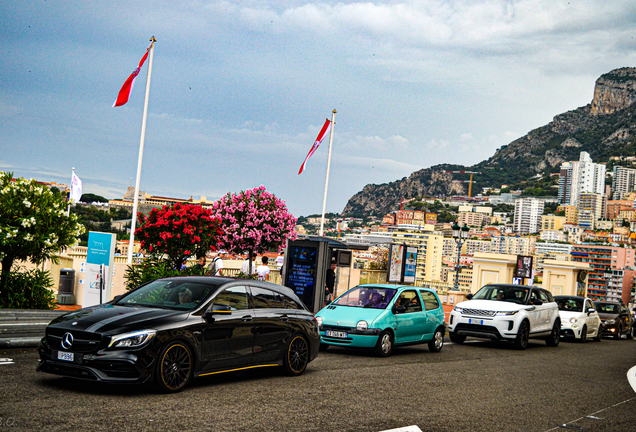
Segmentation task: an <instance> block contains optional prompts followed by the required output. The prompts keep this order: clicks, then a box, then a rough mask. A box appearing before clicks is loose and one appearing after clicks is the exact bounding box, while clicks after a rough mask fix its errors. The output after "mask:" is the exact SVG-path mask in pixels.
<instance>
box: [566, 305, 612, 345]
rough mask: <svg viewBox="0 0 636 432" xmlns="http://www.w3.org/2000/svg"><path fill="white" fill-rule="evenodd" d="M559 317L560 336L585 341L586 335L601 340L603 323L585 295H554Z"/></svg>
mask: <svg viewBox="0 0 636 432" xmlns="http://www.w3.org/2000/svg"><path fill="white" fill-rule="evenodd" d="M554 300H555V301H556V302H557V304H558V305H559V316H560V317H561V337H563V338H570V339H575V340H577V341H578V342H585V340H586V339H587V338H588V337H592V338H594V340H595V341H597V342H598V341H600V340H601V334H602V332H603V324H601V319H600V318H599V316H598V312H596V308H595V307H594V303H592V300H590V299H589V298H586V297H576V296H555V297H554Z"/></svg>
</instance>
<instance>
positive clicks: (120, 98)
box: [113, 41, 154, 108]
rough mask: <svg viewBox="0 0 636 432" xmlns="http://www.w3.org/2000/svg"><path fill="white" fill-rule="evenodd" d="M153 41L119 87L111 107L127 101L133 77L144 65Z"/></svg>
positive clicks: (135, 76)
mask: <svg viewBox="0 0 636 432" xmlns="http://www.w3.org/2000/svg"><path fill="white" fill-rule="evenodd" d="M153 43H154V41H153V42H151V43H150V46H148V49H147V50H146V54H144V56H143V57H142V58H141V61H140V62H139V66H137V69H135V70H134V71H133V73H131V74H130V76H129V77H128V79H127V80H126V82H125V83H124V85H123V86H122V87H121V90H119V94H118V95H117V100H116V101H115V103H114V104H113V108H114V107H118V106H122V105H125V104H126V102H128V98H129V97H130V92H132V89H133V85H134V84H135V78H137V75H139V71H141V67H142V66H143V65H144V62H145V61H146V59H147V58H148V52H149V51H150V47H152V44H153Z"/></svg>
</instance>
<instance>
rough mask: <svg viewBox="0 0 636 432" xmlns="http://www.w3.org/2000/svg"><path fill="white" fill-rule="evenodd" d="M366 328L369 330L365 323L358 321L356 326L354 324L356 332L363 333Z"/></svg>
mask: <svg viewBox="0 0 636 432" xmlns="http://www.w3.org/2000/svg"><path fill="white" fill-rule="evenodd" d="M368 328H369V324H368V323H367V322H366V321H358V324H356V329H357V330H360V331H365V330H366V329H368Z"/></svg>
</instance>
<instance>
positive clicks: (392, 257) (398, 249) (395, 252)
mask: <svg viewBox="0 0 636 432" xmlns="http://www.w3.org/2000/svg"><path fill="white" fill-rule="evenodd" d="M403 264H404V245H395V244H392V245H391V248H390V249H389V262H388V263H387V276H386V280H387V282H389V283H401V282H402V271H403Z"/></svg>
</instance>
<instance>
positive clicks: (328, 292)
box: [325, 261, 337, 303]
mask: <svg viewBox="0 0 636 432" xmlns="http://www.w3.org/2000/svg"><path fill="white" fill-rule="evenodd" d="M336 267H337V265H336V263H335V262H333V261H332V262H331V267H330V268H328V269H327V274H326V275H325V303H331V300H332V299H333V293H334V287H335V285H336Z"/></svg>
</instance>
